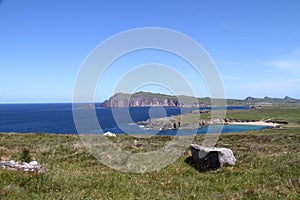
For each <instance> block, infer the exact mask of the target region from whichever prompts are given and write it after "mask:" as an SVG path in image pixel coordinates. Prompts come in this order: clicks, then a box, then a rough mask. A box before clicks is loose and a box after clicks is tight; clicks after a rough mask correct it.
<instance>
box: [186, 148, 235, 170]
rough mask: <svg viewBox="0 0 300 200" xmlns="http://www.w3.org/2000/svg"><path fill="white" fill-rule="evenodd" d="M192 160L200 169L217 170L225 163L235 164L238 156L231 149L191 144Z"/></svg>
mask: <svg viewBox="0 0 300 200" xmlns="http://www.w3.org/2000/svg"><path fill="white" fill-rule="evenodd" d="M190 148H191V152H192V162H193V164H194V165H195V167H196V169H198V170H200V171H206V170H216V169H218V168H220V167H222V166H223V165H225V164H229V165H235V162H236V158H235V157H234V155H233V152H232V150H231V149H228V148H217V147H203V146H200V145H197V144H191V145H190Z"/></svg>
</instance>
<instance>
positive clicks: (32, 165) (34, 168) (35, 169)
mask: <svg viewBox="0 0 300 200" xmlns="http://www.w3.org/2000/svg"><path fill="white" fill-rule="evenodd" d="M0 167H1V168H4V169H9V170H20V171H24V172H31V173H38V174H42V173H44V168H43V167H42V165H41V164H39V163H38V162H37V161H31V162H29V163H27V162H22V163H20V162H17V161H14V160H10V161H1V162H0Z"/></svg>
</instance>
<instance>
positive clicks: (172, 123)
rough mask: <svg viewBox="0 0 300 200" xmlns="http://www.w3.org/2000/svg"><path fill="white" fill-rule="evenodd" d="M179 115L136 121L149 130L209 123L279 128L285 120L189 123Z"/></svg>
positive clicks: (206, 120)
mask: <svg viewBox="0 0 300 200" xmlns="http://www.w3.org/2000/svg"><path fill="white" fill-rule="evenodd" d="M180 119H181V116H173V117H163V118H151V119H148V120H146V121H141V122H138V124H139V125H143V127H144V128H146V129H151V130H172V129H173V130H174V129H178V130H187V129H199V128H201V127H203V126H209V125H222V124H232V125H252V126H269V127H270V128H280V127H281V124H283V123H284V124H285V123H287V122H277V121H272V120H238V119H230V118H215V119H199V120H198V122H197V123H189V122H184V121H181V120H180Z"/></svg>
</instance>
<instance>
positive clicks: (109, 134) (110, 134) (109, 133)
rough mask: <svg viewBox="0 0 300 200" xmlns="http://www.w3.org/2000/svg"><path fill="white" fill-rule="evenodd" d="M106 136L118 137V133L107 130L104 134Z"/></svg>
mask: <svg viewBox="0 0 300 200" xmlns="http://www.w3.org/2000/svg"><path fill="white" fill-rule="evenodd" d="M103 135H104V136H107V137H117V135H116V134H114V133H112V132H110V131H107V132H106V133H104V134H103Z"/></svg>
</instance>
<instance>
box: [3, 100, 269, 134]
mask: <svg viewBox="0 0 300 200" xmlns="http://www.w3.org/2000/svg"><path fill="white" fill-rule="evenodd" d="M82 109H83V110H84V109H90V108H86V107H84V108H82ZM114 109H116V108H114ZM122 109H123V110H122ZM124 109H126V110H127V109H128V108H117V109H116V110H117V112H118V111H120V113H122V112H123V111H124ZM205 109H208V108H205ZM214 109H224V108H214ZM226 109H228V110H232V109H248V108H247V107H227V108H226ZM95 110H96V115H97V118H98V121H99V124H100V126H101V128H102V130H93V132H94V133H103V132H107V131H110V132H113V133H124V132H125V131H124V129H125V130H126V132H125V133H128V134H135V133H145V134H148V133H149V134H158V135H175V134H176V131H175V130H168V131H159V132H158V133H153V131H152V132H151V131H149V130H145V129H144V128H142V127H140V126H138V125H137V124H135V123H134V122H139V121H145V120H147V119H149V118H150V117H152V118H153V117H165V116H171V115H178V114H185V113H187V112H190V111H191V110H195V108H182V109H180V108H174V107H164V108H159V107H158V108H153V107H152V108H149V107H144V108H129V113H130V116H131V119H128V118H127V117H126V116H124V119H122V115H121V116H119V115H118V118H120V119H119V120H120V121H121V122H122V123H121V124H120V123H116V121H115V120H114V116H113V114H112V110H111V109H110V108H103V107H100V104H96V109H95ZM117 124H119V126H118V125H117ZM120 127H121V128H120ZM218 128H219V127H218V126H212V127H210V128H209V132H214V129H215V130H217V129H218ZM262 128H266V127H259V126H238V125H235V126H233V125H225V126H224V127H223V130H222V132H224V133H226V132H241V131H246V130H258V129H262ZM207 130H208V127H203V128H201V129H198V130H197V133H198V134H203V133H207ZM0 132H20V133H31V132H34V133H57V134H76V133H77V130H76V127H75V124H74V121H73V114H72V104H71V103H59V104H58V103H57V104H0ZM186 132H187V133H188V132H191V133H195V130H186Z"/></svg>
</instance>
